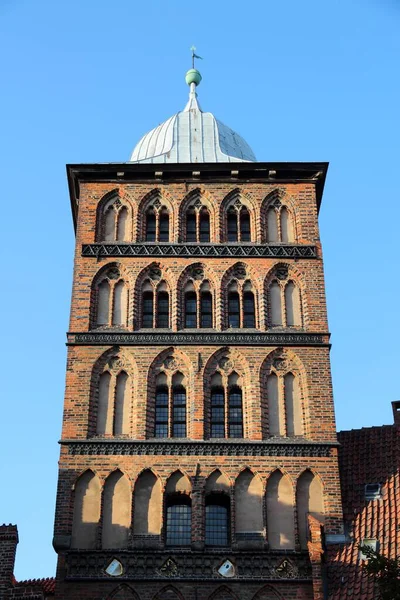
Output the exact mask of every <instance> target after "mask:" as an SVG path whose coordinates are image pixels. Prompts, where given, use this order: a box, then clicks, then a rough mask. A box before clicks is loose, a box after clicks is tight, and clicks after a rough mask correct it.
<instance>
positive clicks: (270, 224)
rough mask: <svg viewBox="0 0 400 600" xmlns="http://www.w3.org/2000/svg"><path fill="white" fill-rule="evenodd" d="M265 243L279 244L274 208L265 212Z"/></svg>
mask: <svg viewBox="0 0 400 600" xmlns="http://www.w3.org/2000/svg"><path fill="white" fill-rule="evenodd" d="M267 234H268V235H267V241H268V242H279V232H278V218H277V213H276V210H275V209H274V208H269V209H268V211H267Z"/></svg>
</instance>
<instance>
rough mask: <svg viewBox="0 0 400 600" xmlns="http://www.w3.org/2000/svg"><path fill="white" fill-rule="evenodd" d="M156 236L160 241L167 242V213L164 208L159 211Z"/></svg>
mask: <svg viewBox="0 0 400 600" xmlns="http://www.w3.org/2000/svg"><path fill="white" fill-rule="evenodd" d="M158 237H159V241H160V242H169V214H168V212H167V211H166V210H162V211H161V213H160V230H159V235H158Z"/></svg>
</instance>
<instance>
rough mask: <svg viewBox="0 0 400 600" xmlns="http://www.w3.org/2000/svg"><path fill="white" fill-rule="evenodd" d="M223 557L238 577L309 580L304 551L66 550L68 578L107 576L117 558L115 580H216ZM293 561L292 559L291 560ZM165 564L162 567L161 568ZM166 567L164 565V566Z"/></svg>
mask: <svg viewBox="0 0 400 600" xmlns="http://www.w3.org/2000/svg"><path fill="white" fill-rule="evenodd" d="M226 557H229V558H230V560H232V562H233V563H234V564H235V568H236V572H237V574H236V576H235V581H237V580H242V581H243V580H256V581H285V580H292V581H293V580H300V581H307V580H311V577H312V574H311V564H310V560H309V558H308V555H307V553H305V552H271V551H268V554H267V553H263V552H262V551H258V552H246V553H241V552H235V551H232V550H231V549H229V550H227V551H226V552H224V550H223V549H219V550H218V551H216V552H194V551H186V552H185V551H182V550H181V551H180V552H173V551H172V552H168V551H155V550H152V553H151V560H149V554H148V552H141V551H140V550H135V552H134V553H132V552H129V551H126V552H123V551H122V552H121V551H117V552H104V551H97V552H93V551H91V552H85V551H79V552H68V553H67V555H66V562H67V565H68V575H67V577H66V579H67V580H77V579H103V580H104V579H110V576H109V575H107V573H106V572H105V567H106V566H107V564H108V563H109V562H110V561H111V560H112V559H113V558H116V559H117V560H118V561H119V562H120V563H121V565H122V566H123V569H124V571H123V575H122V576H120V577H118V581H121V580H124V579H131V580H144V579H145V580H155V579H156V580H160V579H161V580H162V579H167V580H171V579H172V580H173V579H179V580H180V581H182V580H185V579H189V580H215V579H217V580H219V581H221V579H222V578H221V576H220V575H219V574H218V568H219V567H220V566H221V563H222V562H223V560H224V559H226ZM292 561H293V562H292ZM163 567H164V568H163ZM165 567H167V568H165Z"/></svg>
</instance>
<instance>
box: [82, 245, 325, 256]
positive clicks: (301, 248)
mask: <svg viewBox="0 0 400 600" xmlns="http://www.w3.org/2000/svg"><path fill="white" fill-rule="evenodd" d="M82 256H93V257H96V258H97V257H103V256H113V257H115V256H157V257H159V256H182V257H192V256H193V257H210V258H211V257H212V258H227V257H232V258H238V257H244V258H260V257H262V258H285V259H288V258H296V259H298V258H318V252H317V247H316V246H308V245H292V244H286V245H285V244H278V245H269V244H249V245H245V244H155V243H151V244H144V243H138V244H127V243H123V244H121V243H118V244H117V243H115V244H83V245H82Z"/></svg>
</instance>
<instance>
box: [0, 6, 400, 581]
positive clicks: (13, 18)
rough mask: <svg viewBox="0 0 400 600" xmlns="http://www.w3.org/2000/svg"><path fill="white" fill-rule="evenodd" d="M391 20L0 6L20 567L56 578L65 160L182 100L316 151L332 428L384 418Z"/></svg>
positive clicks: (7, 343)
mask: <svg viewBox="0 0 400 600" xmlns="http://www.w3.org/2000/svg"><path fill="white" fill-rule="evenodd" d="M399 21H400V5H399V4H398V2H396V1H394V0H373V1H368V0H363V1H359V0H352V1H351V2H349V1H348V0H347V1H345V0H336V1H332V0H327V1H325V2H321V1H320V0H319V1H317V0H305V1H304V2H298V0H281V1H280V2H270V1H266V0H257V1H252V0H250V1H249V2H247V3H243V2H239V1H237V0H219V1H218V2H210V1H209V0H203V1H202V2H201V3H199V2H188V1H187V0H185V1H181V0H177V1H174V0H170V1H169V2H165V1H164V2H163V1H154V0H149V1H148V2H132V1H129V0H114V2H106V1H105V0H96V1H94V0H85V1H84V2H81V1H78V0H69V1H68V2H52V1H50V0H37V1H36V2H28V0H25V1H24V0H13V1H11V0H3V1H2V2H1V3H0V63H1V72H2V84H3V86H2V88H3V89H2V93H1V95H0V109H1V110H0V115H1V139H2V143H1V145H0V153H1V156H0V160H1V163H0V164H1V167H2V177H1V183H2V190H3V192H2V204H3V209H2V214H3V220H2V222H3V227H2V229H3V243H2V248H3V257H4V258H5V260H4V261H3V265H4V267H5V266H6V265H8V266H7V268H8V270H9V271H8V275H7V277H6V276H5V275H4V274H3V293H2V294H1V296H0V302H1V314H2V315H3V319H4V321H3V343H2V365H3V385H2V392H3V402H2V434H1V440H0V444H1V448H0V451H1V456H2V462H1V474H2V482H3V486H4V487H3V493H2V494H1V497H0V520H1V521H5V522H7V523H8V522H13V523H17V524H18V527H19V533H20V544H19V548H18V553H17V564H16V576H17V578H19V579H25V578H30V577H43V576H51V575H54V573H55V554H54V552H53V550H52V548H51V539H52V528H53V518H54V501H55V493H56V477H57V460H58V454H59V447H58V444H57V441H58V439H59V435H60V429H61V418H62V404H63V393H64V377H65V359H66V349H65V346H64V342H65V332H66V330H67V327H68V315H69V302H70V294H71V276H72V259H73V248H74V236H73V227H72V220H71V215H70V208H69V197H68V190H67V182H66V176H65V164H66V163H70V162H73V163H80V162H115V161H125V160H127V159H128V157H129V155H130V152H131V150H132V148H133V146H134V145H135V143H136V142H137V141H138V139H139V138H140V137H141V136H142V134H143V133H144V132H146V131H147V130H148V129H151V128H152V127H154V126H155V125H157V124H158V123H159V122H161V121H163V120H164V119H166V118H167V117H169V116H171V115H172V114H173V113H175V112H176V111H178V110H180V109H181V108H183V107H184V105H185V103H186V98H187V93H188V90H187V87H186V85H185V83H184V74H185V72H186V70H187V69H188V68H189V67H190V52H189V48H190V46H191V45H192V44H193V43H194V44H195V45H196V46H197V52H198V54H200V55H201V56H203V57H204V60H203V61H199V68H200V69H201V71H202V74H203V82H202V84H201V86H200V88H199V90H198V91H199V100H200V102H201V105H202V107H203V109H205V110H210V111H212V112H213V113H214V114H215V115H216V116H217V117H218V118H219V119H221V120H222V121H223V122H225V123H227V124H228V125H229V126H231V127H232V128H233V129H235V130H236V131H238V132H239V133H240V134H241V135H243V136H244V137H245V139H246V140H247V142H248V143H249V144H250V145H251V147H252V148H253V150H254V152H255V154H256V156H257V158H258V160H265V161H329V162H330V167H329V172H328V178H327V183H326V187H325V194H324V198H323V203H322V209H321V214H320V226H321V237H322V241H323V247H324V258H325V271H326V285H327V299H328V310H329V323H330V329H331V331H332V343H333V347H332V354H331V357H332V368H333V384H334V392H335V402H336V413H337V422H338V428H339V429H350V428H358V427H368V426H371V425H373V424H376V425H381V424H383V423H391V422H392V414H391V406H390V402H391V401H392V400H395V399H398V398H399V397H400V393H399V386H398V381H397V376H396V373H397V369H398V368H399V367H398V359H399V357H398V345H397V340H398V333H399V332H398V324H399V306H398V304H399V302H398V298H399V295H400V289H399V287H400V286H399V277H398V273H397V269H398V258H397V256H398V244H397V240H398V223H399V206H398V185H397V171H398V160H399V137H400V136H399V134H400V131H399V129H400V128H399V106H400V98H399V95H400V94H399V92H400V83H399V81H400V80H399V74H398V65H399V49H400V36H399Z"/></svg>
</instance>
